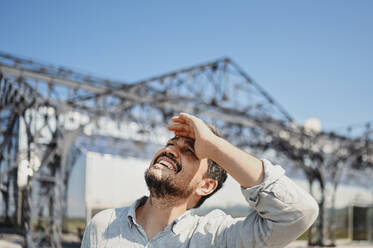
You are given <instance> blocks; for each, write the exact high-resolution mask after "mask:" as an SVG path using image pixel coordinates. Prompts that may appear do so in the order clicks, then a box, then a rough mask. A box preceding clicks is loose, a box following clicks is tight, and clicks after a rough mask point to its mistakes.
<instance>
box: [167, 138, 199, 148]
mask: <svg viewBox="0 0 373 248" xmlns="http://www.w3.org/2000/svg"><path fill="white" fill-rule="evenodd" d="M178 141H180V142H182V143H184V144H187V145H189V146H191V147H194V139H191V138H187V137H181V136H175V137H173V138H171V139H170V140H169V141H168V142H178Z"/></svg>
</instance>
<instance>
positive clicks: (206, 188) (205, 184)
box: [196, 178, 218, 197]
mask: <svg viewBox="0 0 373 248" xmlns="http://www.w3.org/2000/svg"><path fill="white" fill-rule="evenodd" d="M216 187H218V181H216V180H215V179H212V178H204V179H202V181H201V183H200V184H199V186H198V188H197V190H196V194H197V195H199V196H201V197H202V196H205V195H209V194H211V193H212V192H214V190H215V189H216Z"/></svg>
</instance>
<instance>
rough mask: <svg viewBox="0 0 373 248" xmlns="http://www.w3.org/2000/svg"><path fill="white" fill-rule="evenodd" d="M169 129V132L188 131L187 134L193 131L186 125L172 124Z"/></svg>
mask: <svg viewBox="0 0 373 248" xmlns="http://www.w3.org/2000/svg"><path fill="white" fill-rule="evenodd" d="M168 129H169V130H172V131H174V130H178V131H187V132H190V131H191V129H190V127H189V126H188V125H185V124H171V125H169V126H168Z"/></svg>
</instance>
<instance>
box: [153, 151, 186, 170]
mask: <svg viewBox="0 0 373 248" xmlns="http://www.w3.org/2000/svg"><path fill="white" fill-rule="evenodd" d="M160 157H167V158H169V159H171V160H172V162H174V163H175V165H176V168H177V170H176V173H179V172H180V171H181V169H182V166H181V164H180V163H179V162H178V161H177V160H176V158H175V156H174V155H173V154H172V153H168V152H162V153H161V154H159V155H158V156H157V157H156V158H155V159H154V162H153V165H154V164H155V163H156V162H157V161H158V159H159V158H160Z"/></svg>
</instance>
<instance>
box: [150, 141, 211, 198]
mask: <svg viewBox="0 0 373 248" xmlns="http://www.w3.org/2000/svg"><path fill="white" fill-rule="evenodd" d="M207 168H208V163H207V159H202V160H200V159H199V158H198V157H197V156H196V155H195V151H194V140H193V139H190V138H186V137H178V136H175V137H174V138H172V139H170V140H169V141H168V142H167V145H166V146H165V147H164V148H163V149H161V150H160V151H158V152H157V153H156V154H155V156H154V159H153V160H152V162H151V164H150V166H149V168H148V169H147V171H146V172H145V181H146V183H147V185H148V188H149V191H150V192H151V194H153V195H154V196H156V197H164V196H167V195H168V196H173V197H177V198H187V197H189V196H190V195H191V194H192V193H193V192H194V191H195V189H196V188H197V187H198V184H199V183H200V182H201V180H202V179H203V176H204V175H205V173H206V171H207Z"/></svg>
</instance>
